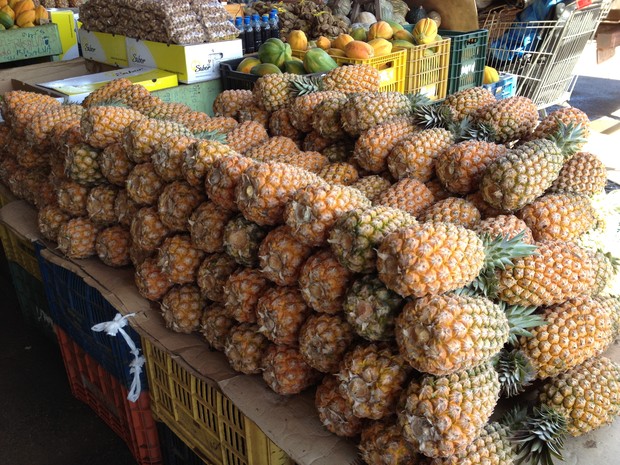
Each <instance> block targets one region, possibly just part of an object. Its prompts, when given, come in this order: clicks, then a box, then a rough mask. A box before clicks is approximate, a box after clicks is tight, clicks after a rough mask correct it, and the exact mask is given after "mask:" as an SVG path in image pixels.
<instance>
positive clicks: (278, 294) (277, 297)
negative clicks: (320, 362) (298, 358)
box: [256, 286, 311, 347]
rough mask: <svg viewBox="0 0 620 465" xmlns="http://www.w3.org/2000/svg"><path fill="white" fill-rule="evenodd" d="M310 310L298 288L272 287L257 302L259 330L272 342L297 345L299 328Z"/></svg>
mask: <svg viewBox="0 0 620 465" xmlns="http://www.w3.org/2000/svg"><path fill="white" fill-rule="evenodd" d="M310 312H311V310H310V308H309V307H308V306H307V305H306V302H305V301H304V299H303V297H302V296H301V292H300V291H299V289H298V288H296V287H292V286H291V287H285V286H275V287H272V288H271V289H268V290H267V291H266V292H265V293H264V294H263V295H262V296H261V297H260V298H259V299H258V302H257V303H256V322H257V323H258V326H259V328H258V330H259V331H260V332H261V333H263V334H264V335H265V336H266V337H267V339H269V340H270V341H271V342H274V343H276V344H282V345H288V346H294V347H297V346H298V338H299V330H300V329H301V326H302V325H303V324H304V321H306V318H307V317H308V315H309V314H310Z"/></svg>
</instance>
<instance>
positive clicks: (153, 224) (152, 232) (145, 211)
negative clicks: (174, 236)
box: [130, 207, 171, 251]
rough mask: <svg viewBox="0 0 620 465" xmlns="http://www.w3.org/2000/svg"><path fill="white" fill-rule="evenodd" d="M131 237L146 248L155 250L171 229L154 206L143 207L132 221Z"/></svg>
mask: <svg viewBox="0 0 620 465" xmlns="http://www.w3.org/2000/svg"><path fill="white" fill-rule="evenodd" d="M130 232H131V239H132V241H133V243H134V244H136V245H138V246H140V247H141V248H142V249H144V250H148V251H155V250H157V248H158V247H159V246H160V245H161V243H162V242H163V241H164V239H165V238H166V237H167V236H169V235H170V233H171V231H170V229H168V227H166V225H165V224H164V223H163V222H162V221H161V218H160V217H159V214H158V213H157V210H156V209H155V208H153V207H144V208H141V209H140V210H139V211H138V212H137V213H136V215H135V216H134V218H133V220H132V221H131V227H130Z"/></svg>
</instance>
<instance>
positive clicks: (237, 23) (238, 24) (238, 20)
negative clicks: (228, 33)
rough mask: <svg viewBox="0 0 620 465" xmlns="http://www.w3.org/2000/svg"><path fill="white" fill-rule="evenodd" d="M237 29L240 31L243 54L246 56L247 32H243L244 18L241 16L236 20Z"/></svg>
mask: <svg viewBox="0 0 620 465" xmlns="http://www.w3.org/2000/svg"><path fill="white" fill-rule="evenodd" d="M235 27H236V28H237V30H238V31H239V38H240V39H241V48H242V49H243V53H244V54H245V31H244V30H243V18H242V17H241V16H237V17H236V18H235Z"/></svg>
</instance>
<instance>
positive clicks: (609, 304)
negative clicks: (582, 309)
mask: <svg viewBox="0 0 620 465" xmlns="http://www.w3.org/2000/svg"><path fill="white" fill-rule="evenodd" d="M593 299H594V300H595V301H596V302H597V303H598V304H599V305H601V306H602V307H603V308H604V309H605V310H606V311H607V312H608V313H609V314H610V315H611V322H612V324H611V326H612V329H613V335H614V338H617V337H618V335H620V297H618V296H613V295H607V296H601V295H597V296H594V297H593Z"/></svg>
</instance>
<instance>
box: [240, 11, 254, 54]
mask: <svg viewBox="0 0 620 465" xmlns="http://www.w3.org/2000/svg"><path fill="white" fill-rule="evenodd" d="M250 19H252V18H250V17H249V16H246V17H244V18H243V34H244V35H245V52H246V53H254V52H255V51H256V49H255V48H254V29H253V28H252V24H251V23H250Z"/></svg>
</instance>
